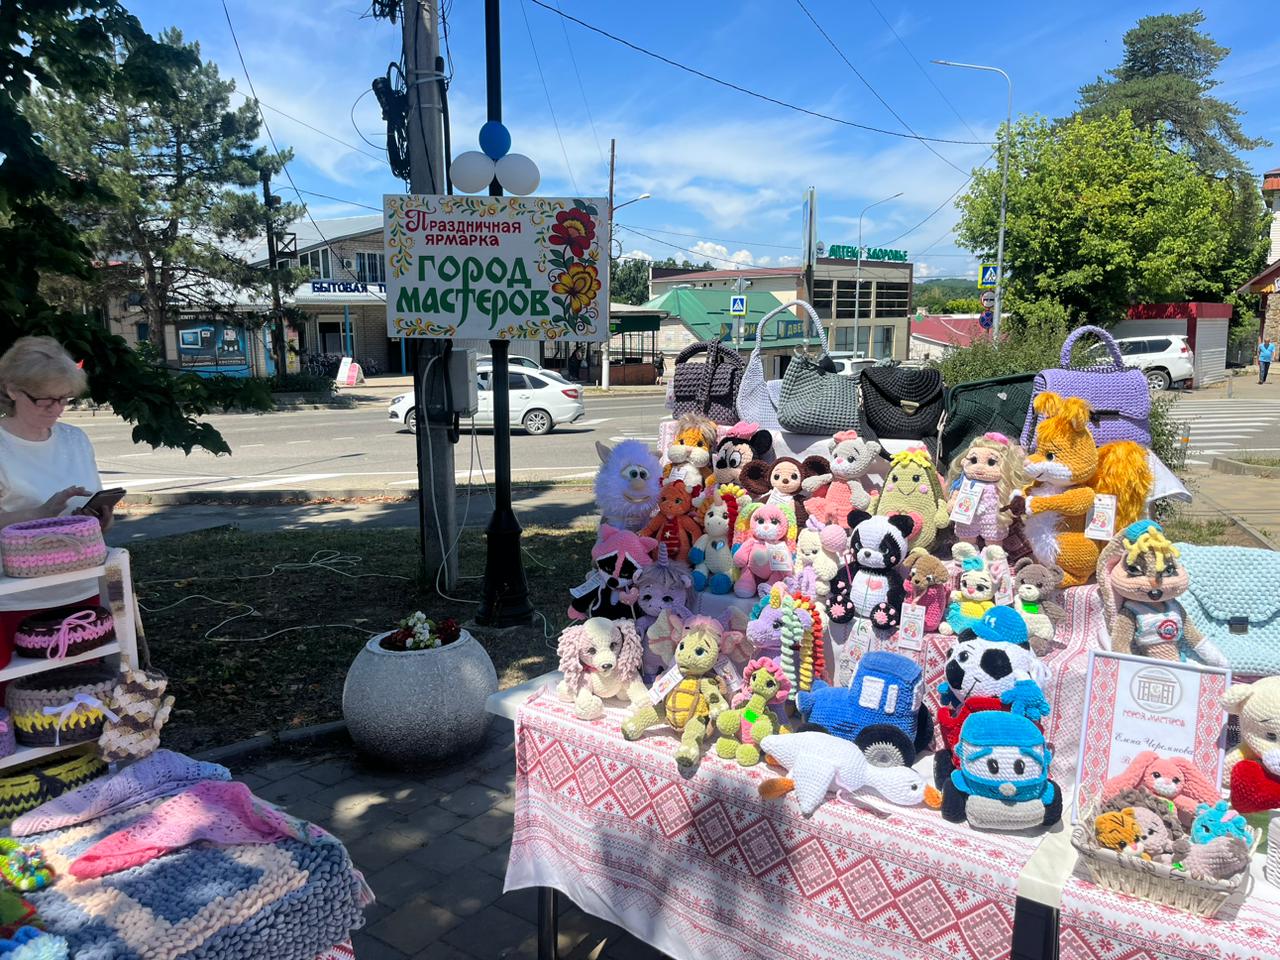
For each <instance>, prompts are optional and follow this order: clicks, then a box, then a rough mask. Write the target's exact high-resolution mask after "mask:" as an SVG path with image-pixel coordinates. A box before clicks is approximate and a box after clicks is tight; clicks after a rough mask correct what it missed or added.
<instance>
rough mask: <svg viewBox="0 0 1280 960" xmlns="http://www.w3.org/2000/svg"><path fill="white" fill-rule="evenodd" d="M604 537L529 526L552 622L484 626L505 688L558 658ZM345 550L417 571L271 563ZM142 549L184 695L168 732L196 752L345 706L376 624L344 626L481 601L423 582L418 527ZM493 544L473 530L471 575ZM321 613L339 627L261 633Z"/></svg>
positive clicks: (384, 565)
mask: <svg viewBox="0 0 1280 960" xmlns="http://www.w3.org/2000/svg"><path fill="white" fill-rule="evenodd" d="M594 538H595V535H594V531H591V530H584V529H572V530H552V529H546V528H538V527H532V528H529V529H526V530H525V532H524V544H525V548H526V554H525V571H526V573H527V575H528V578H529V591H530V596H531V599H532V601H533V604H534V606H535V607H536V608H537V609H538V610H540V611H541V612H542V613H543V614H544V615H545V617H546V619H547V621H549V625H548V624H547V623H544V621H543V620H542V619H541V618H535V621H534V625H533V626H532V627H528V628H517V629H513V630H509V631H498V632H495V633H493V634H483V633H479V632H477V637H478V638H479V639H480V640H481V642H482V643H484V645H485V648H486V649H487V650H488V651H489V655H490V656H491V657H492V658H493V662H494V665H495V666H496V667H497V669H498V678H499V681H500V683H501V684H502V685H503V686H504V687H505V686H511V685H513V684H516V683H519V682H521V681H522V680H525V679H528V678H529V677H531V676H537V675H538V674H540V673H545V672H546V671H548V670H551V669H553V668H554V667H555V663H556V657H555V643H556V634H557V633H558V631H559V629H560V628H561V627H562V626H563V625H564V623H565V622H566V621H565V617H564V611H565V609H566V607H567V604H568V599H567V598H568V590H569V588H570V587H571V586H574V585H576V584H577V583H579V582H581V579H582V576H583V574H584V572H585V571H586V570H587V569H588V566H589V563H590V557H589V553H590V549H591V544H592V543H593V542H594ZM334 550H338V551H341V552H342V554H344V555H347V556H352V557H359V558H362V559H361V560H360V561H359V562H358V563H355V564H354V565H352V566H347V567H342V568H341V569H342V570H343V571H344V572H346V573H351V574H375V573H376V574H395V575H398V576H400V577H405V578H409V579H389V578H385V577H370V576H364V577H360V578H358V579H353V578H351V577H346V576H342V575H341V574H340V573H337V572H334V571H330V570H325V569H320V568H317V567H308V568H305V569H301V570H290V569H285V570H278V571H277V572H276V573H275V574H273V575H269V576H264V574H268V573H269V572H270V571H271V569H272V566H273V565H275V564H300V563H305V562H307V561H308V560H309V559H310V558H312V556H313V555H315V554H316V553H317V552H319V551H334ZM130 553H131V554H132V557H133V575H134V579H135V584H136V588H137V593H138V598H139V600H140V602H141V603H142V604H143V606H144V607H145V608H146V609H144V610H143V612H142V619H143V623H144V625H145V627H146V636H147V642H148V644H149V645H150V648H151V658H152V662H153V665H154V666H155V667H156V668H158V669H160V670H163V671H164V672H165V673H167V674H168V675H169V678H170V688H169V689H170V692H171V693H173V694H174V695H175V696H176V698H177V703H176V704H175V708H174V711H173V717H172V719H171V720H170V722H169V724H168V726H166V728H165V732H164V737H165V743H166V745H167V746H170V747H172V748H173V749H176V750H183V751H188V752H189V751H199V750H202V749H207V748H210V747H214V746H220V745H222V744H226V743H231V742H233V741H235V740H240V739H244V738H246V737H250V736H254V735H256V734H260V733H272V732H275V731H277V730H282V729H285V728H288V727H299V726H305V725H307V724H312V723H321V722H324V721H328V720H337V719H340V718H341V716H342V682H343V679H344V678H345V676H346V672H347V667H348V665H349V664H350V663H351V660H352V659H353V658H354V657H355V655H356V653H357V651H359V649H360V647H361V646H362V645H363V644H364V643H365V641H366V640H367V639H368V637H369V633H365V632H361V630H357V629H353V628H352V626H343V625H346V624H349V625H353V626H354V627H359V628H363V630H366V631H370V632H380V631H382V630H384V629H387V628H389V627H391V626H393V625H394V624H395V621H397V620H399V619H400V618H401V617H403V616H405V615H406V614H408V613H411V612H412V611H414V610H417V609H421V610H423V611H424V612H426V614H427V615H428V616H430V617H437V618H443V617H454V618H456V619H457V620H458V621H459V622H460V623H464V624H465V623H466V621H467V620H469V619H470V618H471V617H473V616H474V613H475V609H476V607H475V605H474V604H472V603H465V602H455V601H451V600H445V599H442V598H441V597H439V596H437V595H436V594H435V592H434V590H433V589H431V588H427V589H423V585H421V584H420V583H419V582H418V578H417V574H418V562H417V531H416V530H359V529H355V530H349V529H344V530H342V531H341V532H332V531H323V530H318V531H289V532H287V533H275V534H263V533H244V532H240V531H234V530H210V531H204V532H200V533H193V534H188V535H185V536H178V537H167V538H164V539H160V540H153V541H151V542H148V543H140V544H135V545H131V546H130ZM484 554H485V551H484V535H483V534H482V533H481V532H479V531H466V532H464V533H463V535H462V540H461V542H460V544H459V546H458V556H459V557H460V558H461V566H462V570H461V575H462V576H463V577H478V575H479V574H480V573H482V572H483V569H484ZM454 594H455V596H456V598H457V600H458V601H467V600H474V601H478V600H479V599H480V581H479V580H478V579H464V580H462V581H461V582H460V584H459V585H458V587H457V589H456V590H455V591H454ZM196 595H202V596H203V597H207V598H209V599H201V598H200V597H198V596H196ZM184 597H187V598H190V599H186V600H184V599H183V598H184ZM214 601H217V602H216V603H215V602H214ZM174 604H176V606H175V605H174ZM250 607H252V610H253V612H252V613H250ZM245 613H249V615H248V616H243V617H241V618H240V619H235V620H232V621H231V622H229V623H225V624H224V623H222V622H223V621H224V620H226V619H227V618H228V617H236V616H237V615H240V614H245ZM219 624H222V625H221V626H219ZM314 624H328V625H329V626H321V627H318V628H316V629H306V630H290V631H289V632H286V633H281V634H278V635H277V636H272V637H269V638H268V639H255V638H260V637H266V636H267V635H268V634H271V633H273V632H275V631H278V630H283V629H285V628H287V627H299V626H303V625H314ZM206 634H208V636H207V637H206ZM548 634H550V635H549V636H548Z"/></svg>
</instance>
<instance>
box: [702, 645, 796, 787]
mask: <svg viewBox="0 0 1280 960" xmlns="http://www.w3.org/2000/svg"><path fill="white" fill-rule="evenodd" d="M790 690H791V681H790V680H789V679H788V678H787V675H786V674H785V673H783V672H782V668H781V667H780V666H778V664H777V663H775V662H774V661H773V660H771V659H769V658H768V657H760V658H759V659H756V660H752V661H751V662H750V663H748V664H747V666H746V669H745V670H743V672H742V689H741V690H739V691H738V694H737V695H736V696H735V697H734V698H733V704H732V706H731V708H730V709H728V710H725V711H724V712H722V713H721V714H720V716H719V717H717V718H716V729H717V730H719V731H720V739H719V740H717V741H716V754H717V755H718V756H719V757H721V758H722V759H724V760H733V759H736V760H737V761H738V763H739V765H741V766H744V767H752V766H755V765H756V764H757V763H759V762H760V741H761V740H763V739H764V738H765V737H767V736H770V735H771V734H774V733H777V732H778V731H779V728H780V726H781V725H780V724H779V723H778V722H777V720H776V719H775V718H774V716H773V714H772V713H771V712H770V711H769V707H770V706H773V705H775V704H779V703H782V702H784V701H785V700H786V699H787V693H788V692H789V691H790Z"/></svg>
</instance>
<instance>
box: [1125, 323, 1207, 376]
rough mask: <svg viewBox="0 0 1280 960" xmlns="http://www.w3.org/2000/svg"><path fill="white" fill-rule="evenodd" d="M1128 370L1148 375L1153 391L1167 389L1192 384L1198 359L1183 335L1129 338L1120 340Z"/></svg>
mask: <svg viewBox="0 0 1280 960" xmlns="http://www.w3.org/2000/svg"><path fill="white" fill-rule="evenodd" d="M1116 343H1118V344H1119V345H1120V354H1121V356H1123V357H1124V363H1125V366H1126V367H1137V368H1138V369H1139V370H1141V371H1142V372H1143V373H1145V374H1146V375H1147V383H1148V384H1149V385H1150V387H1151V389H1152V390H1168V389H1169V388H1170V387H1171V386H1173V385H1174V384H1185V385H1187V386H1190V385H1191V381H1192V378H1193V377H1194V376H1195V364H1194V360H1195V357H1194V356H1193V355H1192V353H1191V347H1190V346H1189V345H1188V344H1187V338H1186V337H1184V336H1182V335H1180V334H1169V335H1167V336H1159V337H1126V338H1125V339H1124V340H1117V341H1116Z"/></svg>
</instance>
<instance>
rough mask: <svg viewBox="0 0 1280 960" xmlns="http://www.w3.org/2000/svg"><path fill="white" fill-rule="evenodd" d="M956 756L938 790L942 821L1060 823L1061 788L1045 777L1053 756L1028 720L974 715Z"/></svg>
mask: <svg viewBox="0 0 1280 960" xmlns="http://www.w3.org/2000/svg"><path fill="white" fill-rule="evenodd" d="M1010 612H1011V613H1012V611H1010ZM1014 615H1015V616H1016V614H1014ZM955 755H956V759H957V761H958V762H959V763H958V766H957V767H956V769H954V770H953V771H951V776H950V777H948V778H947V779H946V781H945V782H944V783H943V787H942V816H943V819H945V820H949V821H951V822H952V823H963V822H965V821H967V822H968V824H969V826H971V827H974V828H975V829H978V830H1027V829H1033V828H1038V827H1051V826H1053V825H1054V824H1055V823H1057V822H1058V821H1059V820H1060V819H1062V790H1061V789H1059V787H1058V785H1057V784H1056V783H1054V782H1053V781H1052V780H1051V779H1049V764H1050V762H1051V761H1052V759H1053V753H1052V751H1051V750H1050V749H1049V747H1048V745H1047V744H1046V743H1045V741H1044V734H1043V733H1042V732H1041V731H1040V728H1039V727H1037V726H1036V725H1035V724H1034V723H1032V722H1031V721H1030V720H1028V719H1027V718H1026V717H1023V716H1019V715H1017V714H1014V713H1001V712H999V711H994V710H987V711H984V712H981V713H975V714H973V715H972V716H970V717H969V719H967V720H966V721H965V722H964V727H963V728H962V729H961V731H960V739H959V741H958V742H957V744H956V748H955Z"/></svg>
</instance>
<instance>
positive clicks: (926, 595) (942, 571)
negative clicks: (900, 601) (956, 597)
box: [903, 553, 951, 633]
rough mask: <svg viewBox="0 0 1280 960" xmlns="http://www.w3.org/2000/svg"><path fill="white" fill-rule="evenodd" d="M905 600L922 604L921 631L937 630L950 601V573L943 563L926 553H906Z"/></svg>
mask: <svg viewBox="0 0 1280 960" xmlns="http://www.w3.org/2000/svg"><path fill="white" fill-rule="evenodd" d="M903 566H904V567H905V568H906V570H907V582H906V584H905V591H906V596H905V602H907V603H914V604H918V605H920V606H922V607H924V630H925V633H937V632H938V631H939V629H940V628H941V625H942V621H943V618H944V617H945V616H946V614H947V605H948V604H949V603H950V602H951V572H950V571H949V570H948V569H947V565H946V564H945V563H943V562H942V561H941V560H939V559H938V558H937V557H935V556H932V555H931V554H928V553H912V554H910V555H908V557H907V559H906V561H905V563H904V564H903Z"/></svg>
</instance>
